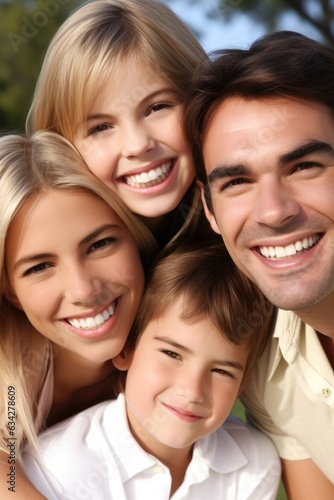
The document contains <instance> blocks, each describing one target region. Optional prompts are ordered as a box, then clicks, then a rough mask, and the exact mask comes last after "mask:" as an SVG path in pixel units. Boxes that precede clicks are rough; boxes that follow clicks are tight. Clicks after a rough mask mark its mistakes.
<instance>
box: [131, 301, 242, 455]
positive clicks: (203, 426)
mask: <svg viewBox="0 0 334 500" xmlns="http://www.w3.org/2000/svg"><path fill="white" fill-rule="evenodd" d="M181 305H182V299H181V298H179V299H178V300H177V301H176V303H175V304H174V305H173V306H172V307H171V308H170V309H169V310H168V311H167V312H166V313H165V314H164V316H163V317H162V318H160V319H157V320H154V321H152V322H150V323H149V325H148V327H147V328H146V330H145V331H144V332H143V334H142V336H141V338H140V340H139V342H138V346H137V348H136V350H135V353H134V355H133V358H132V362H131V366H130V368H129V371H128V375H127V382H126V391H125V393H126V400H127V411H128V420H129V424H130V427H131V430H132V432H133V434H134V436H135V437H136V438H137V440H138V441H139V443H140V444H141V445H142V447H143V448H144V449H146V450H147V451H149V452H150V453H152V454H153V455H155V456H157V457H161V456H165V453H166V452H167V453H168V452H169V453H170V451H171V450H170V449H172V453H173V454H174V453H175V452H176V450H175V449H177V448H179V449H182V450H183V451H181V453H184V452H185V451H186V452H188V451H190V450H191V448H192V444H193V443H194V442H195V441H197V440H198V439H199V438H201V437H203V436H205V435H207V434H209V433H211V432H213V431H215V430H216V429H218V428H219V427H220V426H221V424H222V423H223V422H224V421H225V419H226V418H227V416H228V414H229V413H230V410H231V408H232V406H233V404H234V402H235V400H236V398H237V396H238V394H239V390H240V385H241V382H242V379H243V374H244V370H245V365H246V362H247V357H248V346H247V344H243V345H239V346H237V345H234V344H230V343H228V342H227V341H226V340H225V339H224V338H223V336H222V334H221V333H220V332H219V331H218V330H217V329H216V328H215V327H214V326H213V325H212V323H211V322H210V321H209V320H208V319H205V318H204V319H199V320H198V321H196V322H194V323H192V324H190V323H186V322H184V321H183V320H181V319H180V317H179V315H180V312H181Z"/></svg>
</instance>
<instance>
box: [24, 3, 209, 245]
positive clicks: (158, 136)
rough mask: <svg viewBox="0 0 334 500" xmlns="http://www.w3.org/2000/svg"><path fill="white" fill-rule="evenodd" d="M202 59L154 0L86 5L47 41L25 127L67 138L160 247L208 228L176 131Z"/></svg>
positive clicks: (187, 153)
mask: <svg viewBox="0 0 334 500" xmlns="http://www.w3.org/2000/svg"><path fill="white" fill-rule="evenodd" d="M205 57H206V54H205V52H204V51H203V49H202V47H201V45H200V44H199V42H198V41H197V39H196V37H195V36H194V34H193V33H192V32H191V31H190V30H189V29H188V28H187V27H186V26H185V24H184V23H183V22H182V21H181V20H180V19H179V18H178V17H177V16H176V15H175V14H174V13H173V12H172V11H171V10H170V9H169V8H168V7H167V6H166V5H164V4H163V3H160V2H159V1H158V0H96V1H92V2H88V3H87V4H85V5H84V6H82V7H81V8H79V9H78V10H76V11H75V12H74V13H73V14H72V15H71V16H70V17H69V18H68V20H67V21H66V22H65V23H64V24H63V25H62V26H61V27H60V29H59V30H58V32H57V33H56V35H55V36H54V38H53V40H52V41H51V43H50V46H49V48H48V50H47V52H46V56H45V59H44V63H43V66H42V69H41V73H40V76H39V79H38V83H37V87H36V91H35V96H34V99H33V103H32V106H31V109H30V113H29V116H28V120H27V130H28V132H29V133H31V132H32V131H36V130H40V129H50V130H53V131H56V132H57V133H59V134H61V135H63V136H64V137H66V138H67V139H68V140H69V141H70V142H72V143H73V144H74V145H75V146H76V147H77V148H78V150H79V151H80V153H81V154H82V156H83V158H84V159H85V161H86V163H87V165H88V167H89V168H90V170H91V171H92V172H93V173H94V174H95V175H96V176H97V177H99V178H100V179H101V180H102V181H103V182H104V183H105V184H106V185H107V186H108V187H109V188H110V189H111V190H112V191H114V192H117V193H118V195H119V196H120V198H121V199H122V200H123V201H124V203H125V204H126V205H127V206H128V207H129V208H130V210H131V211H132V212H133V213H135V214H137V215H138V216H140V218H142V220H143V221H144V222H145V224H146V225H147V226H148V227H149V228H150V229H151V231H152V232H153V234H154V235H155V237H156V239H157V240H158V242H159V244H160V246H164V245H166V244H167V243H168V242H169V241H170V240H171V239H173V237H174V236H175V235H176V234H177V233H178V232H180V231H181V233H182V232H183V231H184V230H185V229H186V228H188V226H190V228H189V229H193V227H194V226H195V227H197V228H199V229H202V226H203V227H205V228H207V223H206V221H205V220H204V218H203V219H201V220H200V221H199V219H200V216H201V205H200V202H199V198H198V192H197V187H196V185H195V183H194V178H195V170H194V165H193V161H192V157H191V151H190V147H189V144H188V142H187V141H186V139H185V136H184V133H183V128H182V115H183V102H184V99H185V94H186V92H187V90H188V89H189V86H190V84H191V79H192V76H193V73H194V71H195V68H196V67H197V65H198V64H199V62H200V61H202V60H203V58H205ZM197 230H198V229H197ZM190 233H191V231H190Z"/></svg>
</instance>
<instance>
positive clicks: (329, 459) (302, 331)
mask: <svg viewBox="0 0 334 500" xmlns="http://www.w3.org/2000/svg"><path fill="white" fill-rule="evenodd" d="M241 399H242V401H243V403H244V405H245V406H246V408H247V409H248V412H249V417H250V420H251V422H252V423H254V425H256V426H257V427H259V428H260V429H261V430H263V431H264V432H265V433H266V434H267V435H268V436H270V437H271V439H272V440H273V441H274V443H275V444H276V446H277V449H278V451H279V454H280V456H281V457H282V458H285V459H288V460H302V459H306V458H311V459H312V460H313V461H314V462H315V463H316V464H317V465H318V467H319V468H320V469H321V470H322V471H323V473H324V474H325V475H326V476H327V477H328V478H329V479H330V480H331V481H332V482H333V483H334V466H333V464H334V373H333V369H332V367H331V365H330V363H329V361H328V359H327V357H326V355H325V353H324V351H323V348H322V346H321V344H320V341H319V339H318V336H317V334H316V332H315V330H313V328H311V327H310V326H308V325H306V324H305V323H303V322H302V321H301V320H300V319H299V318H298V317H297V316H296V315H295V314H294V313H293V312H291V311H282V310H279V312H278V317H277V322H276V326H275V331H274V334H273V338H272V340H271V342H269V343H268V346H267V347H266V350H265V352H264V354H263V355H262V357H261V359H260V361H259V362H258V364H257V366H256V367H255V369H254V371H253V372H252V375H251V379H250V382H249V383H248V384H247V387H246V389H245V391H244V392H243V394H242V397H241Z"/></svg>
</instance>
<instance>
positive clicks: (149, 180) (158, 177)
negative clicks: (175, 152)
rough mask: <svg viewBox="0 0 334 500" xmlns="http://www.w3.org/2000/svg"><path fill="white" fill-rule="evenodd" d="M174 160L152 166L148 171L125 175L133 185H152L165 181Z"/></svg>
mask: <svg viewBox="0 0 334 500" xmlns="http://www.w3.org/2000/svg"><path fill="white" fill-rule="evenodd" d="M172 165H173V162H172V161H168V162H166V163H164V164H163V165H161V166H160V167H157V168H152V170H149V171H148V172H142V173H141V174H136V175H129V176H127V177H124V180H125V182H126V183H127V184H128V185H129V186H131V187H139V188H140V187H151V186H155V185H156V184H160V182H162V181H164V180H165V179H166V177H167V176H168V174H169V172H170V171H171V168H172Z"/></svg>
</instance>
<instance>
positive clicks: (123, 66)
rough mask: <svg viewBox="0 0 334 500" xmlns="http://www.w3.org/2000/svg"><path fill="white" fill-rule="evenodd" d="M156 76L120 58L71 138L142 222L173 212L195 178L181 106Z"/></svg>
mask: <svg viewBox="0 0 334 500" xmlns="http://www.w3.org/2000/svg"><path fill="white" fill-rule="evenodd" d="M156 73H157V71H156V70H155V72H153V71H152V70H151V71H150V69H149V68H147V65H146V66H145V64H144V62H143V61H140V59H138V58H135V57H130V58H127V59H124V60H123V61H122V62H121V63H120V64H119V69H118V70H117V74H115V78H113V81H112V82H110V85H108V87H107V88H106V89H105V92H104V93H102V95H100V96H99V98H98V99H97V100H96V101H95V102H94V103H93V105H92V106H91V109H90V110H89V113H88V116H87V120H86V122H85V123H84V124H83V125H82V127H80V129H79V130H78V131H77V134H76V136H75V139H74V144H75V146H76V147H77V148H78V150H79V152H80V153H81V154H82V156H83V158H84V159H85V161H86V163H87V165H88V166H89V168H90V170H91V171H92V172H93V173H94V174H95V175H96V176H97V177H98V178H99V179H101V180H102V181H103V182H104V183H105V184H106V185H107V186H109V187H110V188H111V189H112V190H114V191H115V192H117V194H118V195H119V196H120V198H121V199H122V200H123V201H124V203H125V204H126V205H127V206H128V207H129V209H130V210H131V211H132V212H134V213H136V214H138V215H141V216H143V217H148V218H156V217H159V216H161V215H164V214H167V213H169V212H171V211H172V210H173V209H174V208H176V207H177V205H178V204H179V203H180V202H181V200H182V198H183V196H184V195H185V193H186V191H187V190H188V188H189V187H190V185H191V183H192V181H193V179H194V177H195V170H194V165H193V162H192V156H191V150H190V146H189V144H188V143H187V142H186V140H185V136H184V133H183V130H182V107H181V103H180V102H179V100H178V97H177V96H176V94H175V93H174V92H173V91H172V90H171V89H170V88H168V87H166V84H165V83H164V78H163V77H162V78H161V79H159V78H158V77H157V76H156Z"/></svg>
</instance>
